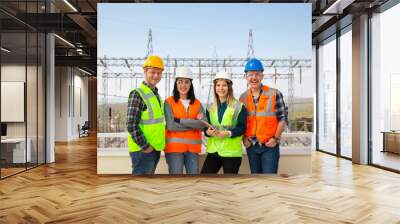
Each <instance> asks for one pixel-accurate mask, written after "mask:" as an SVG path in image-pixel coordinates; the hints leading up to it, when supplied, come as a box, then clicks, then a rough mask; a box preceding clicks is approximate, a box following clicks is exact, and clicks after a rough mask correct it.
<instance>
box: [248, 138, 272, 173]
mask: <svg viewBox="0 0 400 224" xmlns="http://www.w3.org/2000/svg"><path fill="white" fill-rule="evenodd" d="M247 156H248V158H249V164H250V170H251V173H253V174H254V173H277V172H278V164H279V156H280V155H279V145H278V144H277V145H276V146H275V147H273V148H269V147H267V146H265V145H262V146H260V145H258V144H256V145H255V146H250V147H249V148H247Z"/></svg>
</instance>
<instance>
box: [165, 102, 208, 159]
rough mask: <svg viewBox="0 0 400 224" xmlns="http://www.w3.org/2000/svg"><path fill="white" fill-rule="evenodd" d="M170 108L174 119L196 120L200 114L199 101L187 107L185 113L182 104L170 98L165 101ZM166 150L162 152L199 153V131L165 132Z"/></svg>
mask: <svg viewBox="0 0 400 224" xmlns="http://www.w3.org/2000/svg"><path fill="white" fill-rule="evenodd" d="M165 102H166V103H168V104H169V105H170V107H171V110H172V114H173V115H174V117H175V118H179V119H188V118H189V119H196V117H197V115H198V114H199V113H200V107H201V104H200V101H199V100H197V99H196V100H195V101H194V103H193V104H190V105H189V108H188V109H189V111H186V109H185V107H184V106H183V104H182V102H181V101H180V100H178V102H175V100H174V97H173V96H170V97H168V99H166V100H165ZM166 137H167V142H166V144H167V145H166V148H165V150H164V152H166V153H171V152H188V151H189V152H193V153H200V151H201V137H202V136H201V130H190V131H170V130H168V128H167V130H166Z"/></svg>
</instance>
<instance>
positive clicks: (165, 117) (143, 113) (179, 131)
mask: <svg viewBox="0 0 400 224" xmlns="http://www.w3.org/2000/svg"><path fill="white" fill-rule="evenodd" d="M143 70H144V81H143V83H142V84H141V85H140V86H139V87H138V88H136V89H134V90H133V91H131V93H130V94H129V100H128V112H127V129H128V132H129V135H128V149H129V154H130V158H131V161H132V174H137V175H141V174H154V173H155V170H156V167H157V164H158V162H159V160H160V152H161V151H164V153H165V158H166V162H167V164H168V172H169V174H183V169H184V168H185V171H186V174H199V173H201V174H216V173H218V172H219V170H220V169H221V167H222V169H223V172H224V173H230V174H237V173H238V172H239V169H240V165H241V163H242V143H243V145H244V146H245V148H246V151H247V156H248V159H249V165H250V170H251V173H252V174H257V173H277V171H278V164H279V142H280V138H281V135H282V132H283V130H284V129H285V126H286V123H287V112H286V111H287V110H286V107H285V103H284V101H283V95H282V93H281V92H280V91H279V90H277V89H274V88H271V87H269V86H267V85H263V84H262V80H263V77H264V74H263V72H264V67H263V64H262V62H261V61H260V60H258V59H256V58H253V59H250V60H249V61H247V63H246V65H245V68H244V72H245V74H246V80H247V84H248V89H247V90H246V91H245V92H244V93H243V94H241V96H240V98H239V99H236V98H235V97H234V95H233V80H232V77H231V74H229V73H227V72H225V71H220V72H218V73H217V74H216V75H215V77H214V78H213V93H214V102H213V103H211V104H210V105H208V106H207V108H206V110H205V109H204V108H203V106H202V104H201V103H200V101H199V100H198V99H197V98H196V97H195V94H194V92H195V91H194V86H193V82H192V81H193V73H192V71H191V70H190V68H188V67H178V68H177V69H176V73H175V83H174V89H173V93H172V96H170V97H168V98H167V99H166V100H165V101H163V100H162V99H161V97H160V95H159V94H158V89H157V87H156V86H157V84H158V83H159V82H160V80H161V78H162V73H163V70H164V62H163V60H162V59H161V58H160V57H158V56H154V55H153V56H149V57H148V58H147V59H146V60H145V62H144V64H143ZM202 132H204V135H205V136H206V137H207V145H206V152H207V155H206V159H205V161H204V163H203V166H202V168H201V170H200V167H199V154H200V152H201V147H202Z"/></svg>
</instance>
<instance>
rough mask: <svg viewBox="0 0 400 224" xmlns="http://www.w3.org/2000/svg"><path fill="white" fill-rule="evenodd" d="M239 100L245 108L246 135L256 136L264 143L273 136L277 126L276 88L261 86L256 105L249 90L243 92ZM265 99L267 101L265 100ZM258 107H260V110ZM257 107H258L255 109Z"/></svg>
mask: <svg viewBox="0 0 400 224" xmlns="http://www.w3.org/2000/svg"><path fill="white" fill-rule="evenodd" d="M240 100H241V101H242V102H245V103H244V104H245V107H246V109H247V129H246V133H245V136H246V137H248V138H249V137H257V139H258V140H259V141H260V142H261V143H264V142H266V141H267V140H268V139H269V138H271V137H272V136H274V134H275V132H276V129H277V127H278V119H277V117H276V111H275V109H276V108H275V105H276V89H273V88H269V87H268V86H263V87H262V92H261V94H260V97H259V101H258V103H257V105H255V104H254V101H253V96H252V95H251V93H250V91H249V90H248V91H246V92H244V93H243V94H242V95H241V96H240ZM265 100H267V101H265ZM260 108H262V109H261V110H260ZM257 109H259V110H258V111H257Z"/></svg>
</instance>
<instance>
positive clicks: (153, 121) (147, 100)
mask: <svg viewBox="0 0 400 224" xmlns="http://www.w3.org/2000/svg"><path fill="white" fill-rule="evenodd" d="M136 91H138V92H139V95H141V96H142V99H143V100H144V101H145V104H146V106H147V105H150V104H151V103H150V98H152V97H156V98H157V96H156V95H154V93H153V91H152V92H151V93H148V94H145V93H144V91H143V90H142V89H140V88H138V89H136ZM147 110H148V113H149V119H148V120H143V119H142V120H141V121H140V124H158V123H163V122H165V118H164V117H160V118H157V119H154V112H153V107H151V106H150V107H149V106H147Z"/></svg>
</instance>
